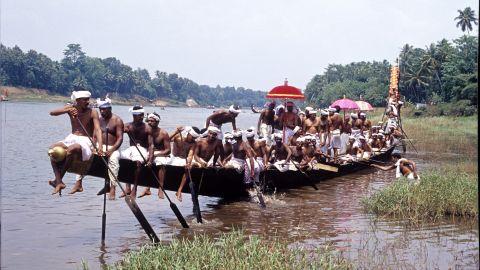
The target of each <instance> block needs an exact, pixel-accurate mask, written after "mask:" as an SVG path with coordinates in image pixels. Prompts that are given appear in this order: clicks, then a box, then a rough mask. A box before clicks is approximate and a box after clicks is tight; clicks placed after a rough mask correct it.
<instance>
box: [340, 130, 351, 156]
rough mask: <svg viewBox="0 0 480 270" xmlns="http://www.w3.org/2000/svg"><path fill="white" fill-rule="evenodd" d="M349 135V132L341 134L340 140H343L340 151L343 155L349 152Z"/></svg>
mask: <svg viewBox="0 0 480 270" xmlns="http://www.w3.org/2000/svg"><path fill="white" fill-rule="evenodd" d="M348 137H349V135H348V134H347V133H342V134H340V141H341V147H340V153H339V154H340V155H343V154H345V153H346V152H347V144H348Z"/></svg>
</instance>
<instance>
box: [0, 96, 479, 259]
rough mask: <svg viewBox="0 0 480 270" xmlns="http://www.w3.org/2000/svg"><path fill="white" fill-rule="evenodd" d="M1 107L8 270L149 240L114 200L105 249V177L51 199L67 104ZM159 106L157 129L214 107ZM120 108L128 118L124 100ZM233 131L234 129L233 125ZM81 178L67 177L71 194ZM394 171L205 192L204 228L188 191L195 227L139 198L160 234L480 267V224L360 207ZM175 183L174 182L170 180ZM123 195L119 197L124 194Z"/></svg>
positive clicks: (94, 255) (190, 120) (243, 123)
mask: <svg viewBox="0 0 480 270" xmlns="http://www.w3.org/2000/svg"><path fill="white" fill-rule="evenodd" d="M0 104H1V105H0V106H1V107H0V109H1V119H0V120H1V124H0V127H1V150H2V151H1V153H2V166H1V268H2V269H32V268H33V269H78V268H79V267H80V265H81V262H82V260H83V261H85V262H87V263H88V266H89V267H90V269H100V268H101V267H102V265H104V264H113V263H115V262H116V261H118V260H120V259H121V258H122V256H123V255H124V254H125V253H126V252H128V251H129V250H136V249H138V248H139V247H140V246H142V245H144V244H146V243H148V238H147V237H146V236H145V234H144V231H143V230H142V228H141V227H140V225H139V224H138V222H137V220H136V219H135V217H134V216H133V215H132V213H131V212H130V210H129V208H128V206H127V205H126V204H125V201H124V200H123V199H117V200H115V201H107V230H106V244H105V245H101V241H100V236H101V215H102V205H103V196H96V193H97V191H98V190H100V189H101V188H102V186H103V180H101V179H98V178H93V177H87V178H86V179H85V181H84V192H83V193H77V194H75V195H67V194H66V193H67V192H64V195H63V196H61V197H60V196H58V195H51V190H52V188H51V187H50V186H49V185H48V184H47V180H49V179H52V177H53V173H52V171H51V167H50V163H49V159H48V156H47V149H48V146H49V145H50V144H52V143H53V142H55V141H58V140H61V139H63V138H64V137H65V136H66V135H67V134H68V133H69V132H70V126H69V121H68V117H67V116H58V117H51V116H49V114H48V112H49V111H50V110H52V109H54V108H57V107H60V106H62V104H51V103H13V102H8V103H7V102H2V103H0ZM153 109H156V110H157V112H158V113H160V115H161V117H162V120H161V122H160V126H161V127H162V128H165V129H167V130H168V131H172V130H173V129H174V128H175V127H176V126H177V125H196V126H199V127H201V126H203V125H204V122H205V119H206V117H207V116H208V115H209V114H210V113H211V110H208V109H202V108H198V109H187V108H166V109H165V110H159V109H158V108H149V107H147V108H146V110H147V111H149V112H151V111H153ZM113 110H114V113H116V114H118V115H120V116H121V117H122V119H124V120H125V121H126V122H128V121H130V119H131V115H130V114H129V112H128V107H126V106H115V107H114V108H113ZM257 119H258V114H253V113H251V112H250V110H248V111H247V110H245V112H244V113H241V114H240V115H239V116H238V117H237V122H238V124H237V126H239V127H240V128H242V129H245V128H247V127H250V126H252V125H255V124H256V121H257ZM226 128H227V129H229V127H228V126H227V127H226ZM407 157H411V158H413V159H414V160H415V161H416V162H417V165H418V167H419V169H420V171H421V170H422V169H425V168H427V167H430V166H432V164H429V163H428V161H426V160H425V158H424V156H422V155H417V156H414V155H412V154H410V155H409V156H407ZM74 177H75V176H74V175H72V174H68V173H67V174H66V176H65V178H64V182H65V183H66V184H67V189H66V191H68V190H69V189H70V188H71V187H72V186H73V183H74ZM393 178H394V171H389V172H383V171H377V170H373V169H366V170H363V171H361V172H358V173H355V174H352V175H348V176H345V177H341V178H335V179H331V180H327V181H324V182H321V183H319V184H317V187H318V188H319V190H318V191H316V190H313V188H311V187H305V188H302V189H296V190H290V191H288V192H285V193H278V194H274V195H273V196H268V197H267V198H266V200H267V208H266V209H263V210H262V209H260V208H259V206H258V204H256V203H255V202H253V201H239V202H238V201H237V202H225V201H222V200H219V199H218V198H210V197H202V196H201V197H200V198H199V200H200V207H201V209H202V214H203V218H204V221H205V222H204V224H195V222H194V216H193V215H192V210H191V209H192V203H191V200H190V196H189V195H188V194H184V196H183V197H184V198H183V202H178V201H176V199H174V197H175V196H174V193H173V192H168V195H169V196H170V198H172V199H173V201H174V202H175V203H176V205H177V206H178V207H179V209H180V211H181V212H182V214H183V215H184V216H185V217H186V219H187V222H188V223H189V224H190V225H191V228H190V229H182V228H181V226H180V224H179V223H178V221H177V220H176V218H175V216H174V215H173V214H172V212H171V209H170V207H169V206H168V203H167V201H166V200H159V199H157V197H156V196H150V197H147V198H141V199H137V203H138V205H139V206H140V208H141V210H142V211H143V213H144V214H145V216H146V218H147V219H148V221H149V222H150V224H151V225H152V226H153V228H154V230H155V231H156V233H157V235H158V236H159V237H160V238H161V240H164V241H169V240H171V239H172V238H175V237H191V236H192V235H193V233H206V234H208V235H212V236H214V237H215V236H218V235H219V234H221V233H223V232H228V231H231V230H232V228H238V229H243V230H244V231H245V233H247V234H257V235H262V236H264V237H270V238H271V237H277V238H280V239H283V240H287V241H288V242H289V243H291V245H292V246H296V245H301V246H306V247H316V246H323V245H330V246H332V247H333V248H335V249H338V250H340V251H341V252H342V253H343V254H344V256H345V257H347V258H349V259H351V260H353V261H354V262H355V263H356V265H358V266H359V267H361V268H373V267H377V268H406V269H418V268H420V269H423V268H440V269H447V268H461V269H478V266H479V254H478V248H479V245H478V241H479V236H478V224H477V223H475V224H470V223H465V222H458V221H445V222H441V223H436V224H434V225H425V226H422V227H421V228H412V227H409V226H406V225H405V224H404V222H402V221H398V220H386V219H376V218H374V217H373V216H370V215H367V214H365V213H364V212H363V211H362V207H361V204H360V199H361V198H362V197H364V196H365V195H367V194H371V193H372V192H374V191H375V190H378V189H380V188H382V187H383V186H385V185H387V184H389V183H390V182H391V181H392V180H393ZM167 181H168V179H167ZM117 195H118V194H117Z"/></svg>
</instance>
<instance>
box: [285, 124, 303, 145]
mask: <svg viewBox="0 0 480 270" xmlns="http://www.w3.org/2000/svg"><path fill="white" fill-rule="evenodd" d="M302 134H303V131H302V128H301V127H300V126H296V127H295V128H294V129H293V134H292V136H291V137H290V140H289V141H288V145H290V146H295V145H296V144H297V139H298V138H299V137H300V136H302Z"/></svg>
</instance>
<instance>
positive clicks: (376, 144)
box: [368, 133, 382, 152]
mask: <svg viewBox="0 0 480 270" xmlns="http://www.w3.org/2000/svg"><path fill="white" fill-rule="evenodd" d="M368 144H369V145H370V146H371V147H372V152H378V151H380V149H382V145H381V142H380V140H379V138H378V134H377V133H372V137H371V138H370V139H368Z"/></svg>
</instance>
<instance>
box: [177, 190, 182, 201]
mask: <svg viewBox="0 0 480 270" xmlns="http://www.w3.org/2000/svg"><path fill="white" fill-rule="evenodd" d="M175 196H176V197H177V200H178V201H179V202H181V201H182V192H180V191H177V193H175Z"/></svg>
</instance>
